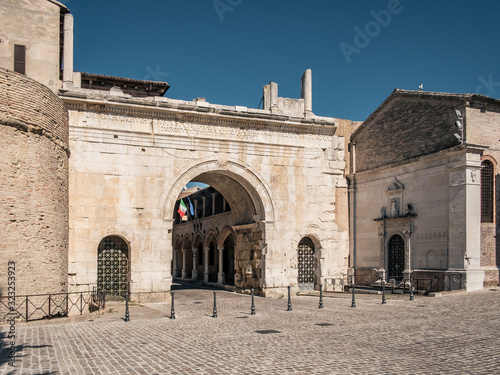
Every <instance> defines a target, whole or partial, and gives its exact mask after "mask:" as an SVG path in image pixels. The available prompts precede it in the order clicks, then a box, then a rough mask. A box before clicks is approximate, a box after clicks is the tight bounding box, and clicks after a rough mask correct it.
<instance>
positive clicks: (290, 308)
mask: <svg viewBox="0 0 500 375" xmlns="http://www.w3.org/2000/svg"><path fill="white" fill-rule="evenodd" d="M290 288H291V286H290V285H288V308H287V309H286V311H292V300H291V298H290Z"/></svg>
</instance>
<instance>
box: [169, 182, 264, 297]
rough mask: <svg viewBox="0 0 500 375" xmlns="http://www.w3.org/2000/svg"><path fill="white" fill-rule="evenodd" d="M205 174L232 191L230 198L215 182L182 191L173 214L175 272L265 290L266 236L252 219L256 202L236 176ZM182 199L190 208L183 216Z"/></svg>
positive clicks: (196, 279)
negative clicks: (213, 185) (236, 180)
mask: <svg viewBox="0 0 500 375" xmlns="http://www.w3.org/2000/svg"><path fill="white" fill-rule="evenodd" d="M203 177H204V179H203V181H204V182H206V181H211V182H215V183H216V184H217V185H218V186H219V187H221V188H222V190H223V191H224V190H225V192H228V193H231V192H232V194H229V199H230V200H231V201H230V202H228V201H227V200H226V197H225V196H224V195H222V194H221V192H219V191H218V190H216V189H215V188H214V187H212V186H208V187H205V188H203V189H200V188H198V187H194V188H191V189H188V190H185V191H183V192H182V193H181V194H180V195H179V200H177V202H176V204H175V208H174V214H173V215H174V227H173V237H172V250H173V256H172V264H171V269H172V276H173V277H174V278H177V279H181V280H190V281H193V282H203V283H214V284H219V285H220V284H225V285H233V286H236V287H241V288H255V289H257V290H258V289H261V287H262V285H261V284H262V273H263V272H262V267H263V256H262V248H263V244H264V235H263V231H262V230H261V228H260V226H259V225H258V224H257V223H256V222H254V217H255V216H256V209H255V204H254V203H253V201H252V200H251V199H250V198H249V196H248V194H247V193H246V191H245V190H244V189H243V188H242V186H241V185H239V184H238V183H236V182H235V181H234V180H233V179H231V178H229V177H222V176H219V177H218V178H217V181H215V178H213V177H212V178H210V177H207V176H201V178H203ZM227 186H232V189H231V190H229V189H228V188H227ZM236 189H237V190H236ZM238 194H239V196H238ZM181 200H182V201H183V203H184V205H185V206H186V207H187V211H186V213H185V214H182V216H181V212H180V211H179V205H180V201H181ZM242 206H243V207H242Z"/></svg>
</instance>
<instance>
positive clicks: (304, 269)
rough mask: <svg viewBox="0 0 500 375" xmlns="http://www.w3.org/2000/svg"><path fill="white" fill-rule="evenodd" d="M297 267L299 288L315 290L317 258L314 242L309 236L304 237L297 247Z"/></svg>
mask: <svg viewBox="0 0 500 375" xmlns="http://www.w3.org/2000/svg"><path fill="white" fill-rule="evenodd" d="M297 268H298V284H299V290H314V285H315V281H316V259H315V256H314V243H313V241H312V240H311V239H310V238H309V237H304V238H302V240H300V242H299V246H298V248H297Z"/></svg>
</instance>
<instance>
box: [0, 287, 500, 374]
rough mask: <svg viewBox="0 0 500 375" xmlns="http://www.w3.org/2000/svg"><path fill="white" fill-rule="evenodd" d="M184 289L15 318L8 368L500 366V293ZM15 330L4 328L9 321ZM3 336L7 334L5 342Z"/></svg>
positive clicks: (413, 370)
mask: <svg viewBox="0 0 500 375" xmlns="http://www.w3.org/2000/svg"><path fill="white" fill-rule="evenodd" d="M250 298H251V297H250V296H248V295H242V294H237V293H231V292H226V291H217V313H218V318H217V319H215V318H212V314H213V292H212V291H211V290H208V289H181V290H177V291H176V292H175V312H176V315H177V319H175V320H171V319H169V318H168V317H169V316H170V304H148V305H147V307H143V306H140V305H132V306H131V309H130V319H131V321H130V322H124V321H123V316H124V312H123V311H124V307H123V304H119V305H117V304H116V303H115V304H114V306H113V307H112V308H113V311H112V312H108V313H107V314H105V315H104V316H102V317H100V318H95V317H94V318H93V321H82V322H76V323H65V322H63V320H62V319H60V320H59V322H56V323H54V320H53V321H51V322H50V324H46V323H43V324H41V323H38V324H37V323H35V324H32V323H30V324H17V326H16V333H17V339H16V349H17V361H16V362H15V366H16V367H15V368H14V371H13V368H12V367H11V366H9V365H8V364H7V363H5V361H6V352H7V347H6V343H5V342H4V344H3V345H2V346H1V349H0V374H1V375H6V374H44V375H48V374H106V375H109V374H344V373H355V374H497V373H499V369H500V338H499V335H500V314H499V312H500V289H498V288H492V289H487V290H484V291H480V292H469V293H455V294H449V295H445V296H443V297H439V298H429V297H422V296H416V297H415V301H412V302H410V301H408V296H400V297H396V296H393V295H390V296H388V301H387V304H386V305H382V304H381V303H380V302H381V299H380V296H370V295H357V297H356V305H357V307H356V308H351V307H350V306H351V299H350V298H351V297H350V295H346V294H341V295H339V294H336V295H334V296H333V297H331V296H329V297H325V298H324V308H323V309H318V297H314V296H293V297H292V309H293V310H292V311H286V309H287V299H286V298H282V299H265V298H261V297H256V298H255V306H256V315H250V301H251V299H250ZM1 328H2V332H3V333H2V338H5V330H6V326H5V325H3V326H1ZM4 341H5V340H4Z"/></svg>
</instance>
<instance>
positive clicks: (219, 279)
mask: <svg viewBox="0 0 500 375" xmlns="http://www.w3.org/2000/svg"><path fill="white" fill-rule="evenodd" d="M217 251H218V252H219V273H218V274H217V284H224V272H223V271H222V270H223V269H224V268H223V264H222V259H223V252H224V246H221V247H218V248H217Z"/></svg>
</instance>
